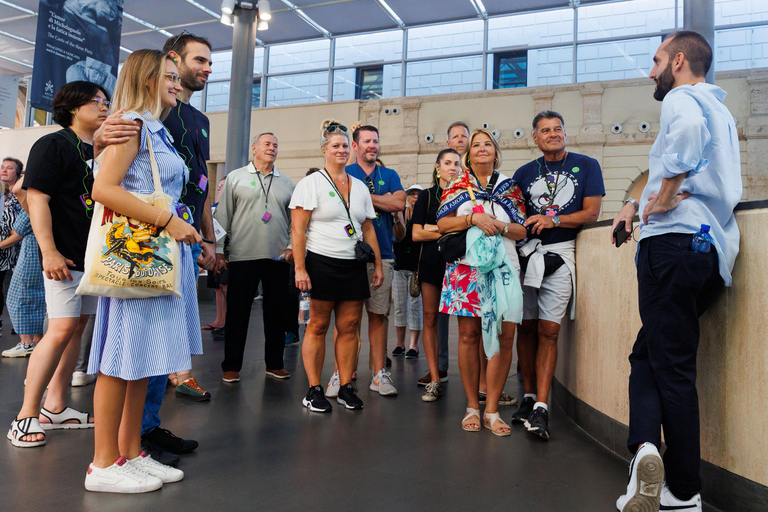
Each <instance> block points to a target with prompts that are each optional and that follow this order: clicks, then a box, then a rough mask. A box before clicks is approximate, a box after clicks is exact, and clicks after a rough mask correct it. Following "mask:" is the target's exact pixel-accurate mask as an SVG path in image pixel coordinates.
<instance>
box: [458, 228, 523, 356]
mask: <svg viewBox="0 0 768 512" xmlns="http://www.w3.org/2000/svg"><path fill="white" fill-rule="evenodd" d="M467 263H469V265H471V266H472V267H475V268H476V269H477V290H478V296H479V297H480V311H481V313H482V319H481V320H482V328H483V347H484V348H485V355H486V356H487V357H488V359H490V358H492V357H493V356H495V355H496V354H498V353H499V334H501V323H502V320H503V321H505V322H514V323H516V324H519V323H520V322H522V321H523V289H522V288H521V286H520V276H519V275H518V272H517V269H515V267H514V265H513V264H512V260H511V259H510V258H509V254H507V250H506V248H505V247H504V240H503V239H502V237H501V235H495V236H486V235H485V233H483V231H482V230H481V229H480V228H478V227H476V226H473V227H471V228H470V229H469V231H468V232H467Z"/></svg>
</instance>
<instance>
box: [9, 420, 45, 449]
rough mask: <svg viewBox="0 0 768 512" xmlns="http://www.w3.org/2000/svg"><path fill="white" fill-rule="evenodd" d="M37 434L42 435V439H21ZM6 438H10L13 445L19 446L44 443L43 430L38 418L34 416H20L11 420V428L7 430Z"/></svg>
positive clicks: (41, 444) (26, 446) (28, 446)
mask: <svg viewBox="0 0 768 512" xmlns="http://www.w3.org/2000/svg"><path fill="white" fill-rule="evenodd" d="M37 434H42V435H43V439H42V441H23V440H22V439H21V438H22V437H25V436H34V435H37ZM8 439H10V441H11V444H12V445H13V446H18V447H19V448H33V447H35V446H43V445H44V444H45V431H44V430H43V429H42V428H40V420H38V419H37V418H35V417H34V416H32V417H29V418H22V419H20V420H13V421H12V422H11V428H10V429H9V430H8Z"/></svg>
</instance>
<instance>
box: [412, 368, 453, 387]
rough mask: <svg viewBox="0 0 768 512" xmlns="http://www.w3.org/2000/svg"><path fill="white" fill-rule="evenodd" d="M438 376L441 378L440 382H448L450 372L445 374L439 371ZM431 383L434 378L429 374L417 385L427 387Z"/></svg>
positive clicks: (418, 381)
mask: <svg viewBox="0 0 768 512" xmlns="http://www.w3.org/2000/svg"><path fill="white" fill-rule="evenodd" d="M437 374H438V375H439V376H440V382H448V372H444V371H443V370H438V371H437ZM430 382H432V377H431V375H430V374H429V372H427V374H426V375H425V376H423V377H422V378H420V379H419V380H417V381H416V383H417V384H418V385H419V386H426V385H427V384H429V383H430Z"/></svg>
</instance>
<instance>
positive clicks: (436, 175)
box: [435, 169, 440, 179]
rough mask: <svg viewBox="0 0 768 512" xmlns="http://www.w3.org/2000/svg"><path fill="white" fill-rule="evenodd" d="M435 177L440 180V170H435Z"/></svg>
mask: <svg viewBox="0 0 768 512" xmlns="http://www.w3.org/2000/svg"><path fill="white" fill-rule="evenodd" d="M435 177H436V178H437V179H440V169H435Z"/></svg>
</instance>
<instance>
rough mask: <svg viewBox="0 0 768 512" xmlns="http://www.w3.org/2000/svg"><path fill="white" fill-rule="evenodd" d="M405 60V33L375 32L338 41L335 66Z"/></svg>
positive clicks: (342, 38) (395, 31) (396, 31)
mask: <svg viewBox="0 0 768 512" xmlns="http://www.w3.org/2000/svg"><path fill="white" fill-rule="evenodd" d="M402 58H403V31H402V30H393V31H387V32H375V33H373V34H362V35H359V36H350V37H340V38H338V39H336V57H335V64H334V65H335V66H356V65H359V64H366V63H372V62H378V61H391V60H400V59H402Z"/></svg>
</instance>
